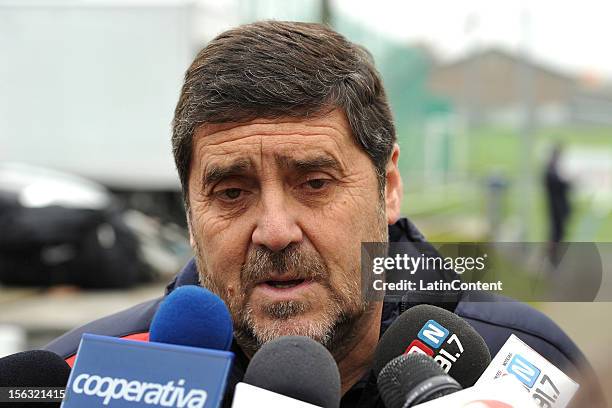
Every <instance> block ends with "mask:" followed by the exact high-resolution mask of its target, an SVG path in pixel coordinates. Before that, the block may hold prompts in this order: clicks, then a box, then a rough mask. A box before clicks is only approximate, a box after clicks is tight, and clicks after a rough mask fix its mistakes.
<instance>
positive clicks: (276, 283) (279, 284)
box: [263, 279, 305, 289]
mask: <svg viewBox="0 0 612 408" xmlns="http://www.w3.org/2000/svg"><path fill="white" fill-rule="evenodd" d="M304 281H305V279H291V280H268V281H265V282H263V283H264V284H265V285H268V286H271V287H273V288H276V289H289V288H293V287H295V286H297V285H300V284H302V283H304Z"/></svg>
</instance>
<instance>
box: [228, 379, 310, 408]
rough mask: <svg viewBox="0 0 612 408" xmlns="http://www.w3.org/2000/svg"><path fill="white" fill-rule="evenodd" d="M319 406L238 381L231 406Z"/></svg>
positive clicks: (287, 407) (279, 407)
mask: <svg viewBox="0 0 612 408" xmlns="http://www.w3.org/2000/svg"><path fill="white" fill-rule="evenodd" d="M252 407H266V408H319V407H318V406H317V405H312V404H309V403H307V402H304V401H300V400H297V399H295V398H290V397H287V396H285V395H281V394H277V393H275V392H272V391H268V390H265V389H263V388H259V387H255V386H254V385H251V384H247V383H243V382H240V383H238V384H236V389H235V391H234V401H233V402H232V408H252Z"/></svg>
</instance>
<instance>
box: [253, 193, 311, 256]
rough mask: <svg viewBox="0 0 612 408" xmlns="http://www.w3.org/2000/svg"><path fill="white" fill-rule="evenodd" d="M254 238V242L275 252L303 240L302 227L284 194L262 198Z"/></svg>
mask: <svg viewBox="0 0 612 408" xmlns="http://www.w3.org/2000/svg"><path fill="white" fill-rule="evenodd" d="M271 195H272V194H271ZM252 240H253V244H255V245H261V246H265V247H267V248H268V249H269V250H271V251H274V252H278V251H282V250H283V249H285V248H286V247H287V246H289V245H290V244H293V243H299V242H300V241H302V229H301V228H300V226H299V225H298V224H297V220H296V218H295V216H294V214H293V213H292V211H290V210H289V208H288V207H287V205H286V202H285V200H284V199H283V197H282V194H273V195H272V197H270V196H268V197H266V199H264V200H262V202H261V211H260V213H259V216H258V219H257V225H256V227H255V230H254V231H253V236H252Z"/></svg>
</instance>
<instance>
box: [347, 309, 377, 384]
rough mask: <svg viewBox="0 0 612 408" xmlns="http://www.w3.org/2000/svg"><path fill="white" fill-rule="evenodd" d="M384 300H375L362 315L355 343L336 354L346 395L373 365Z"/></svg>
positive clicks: (355, 335)
mask: <svg viewBox="0 0 612 408" xmlns="http://www.w3.org/2000/svg"><path fill="white" fill-rule="evenodd" d="M382 307H383V303H382V302H373V303H372V304H371V307H370V308H369V310H368V311H367V312H366V313H364V315H363V316H362V319H361V321H360V322H359V323H360V324H359V325H358V327H359V329H358V330H357V332H356V333H354V334H353V336H352V338H353V339H354V340H353V344H352V345H351V346H349V347H348V348H347V350H346V351H345V352H344V353H343V355H342V356H336V362H337V363H338V370H339V371H340V379H341V382H342V384H341V386H342V390H341V392H342V395H344V394H345V393H346V392H347V391H348V390H349V389H351V387H352V386H353V385H355V383H357V381H359V380H360V379H361V378H362V377H363V376H364V374H365V373H366V372H367V371H368V370H369V369H370V367H371V366H372V362H373V360H374V352H375V350H376V346H377V345H378V337H379V335H380V320H381V316H382Z"/></svg>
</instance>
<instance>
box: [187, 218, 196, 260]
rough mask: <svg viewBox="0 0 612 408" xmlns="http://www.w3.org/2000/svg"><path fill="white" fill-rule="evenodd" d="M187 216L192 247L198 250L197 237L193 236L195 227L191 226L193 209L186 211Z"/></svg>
mask: <svg viewBox="0 0 612 408" xmlns="http://www.w3.org/2000/svg"><path fill="white" fill-rule="evenodd" d="M186 213H187V214H186V216H187V230H188V231H189V245H190V246H191V249H193V250H194V251H195V250H196V245H195V238H193V228H192V227H191V216H190V213H191V210H190V209H187V211H186Z"/></svg>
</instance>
